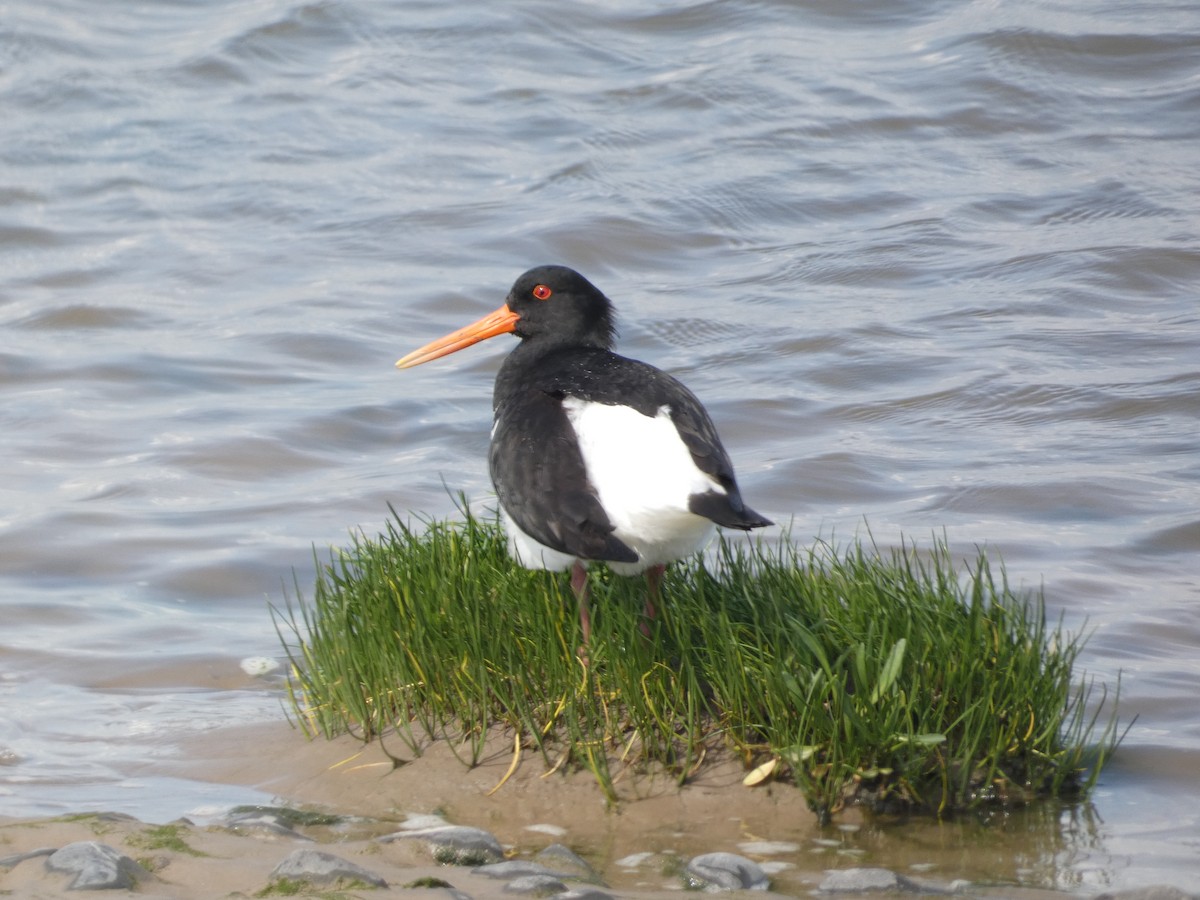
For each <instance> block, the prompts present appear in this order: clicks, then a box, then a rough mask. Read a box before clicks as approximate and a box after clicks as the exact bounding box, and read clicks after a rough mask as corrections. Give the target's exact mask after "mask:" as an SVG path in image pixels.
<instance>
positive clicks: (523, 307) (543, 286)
mask: <svg viewBox="0 0 1200 900" xmlns="http://www.w3.org/2000/svg"><path fill="white" fill-rule="evenodd" d="M505 302H506V304H507V305H508V308H509V309H511V310H512V311H513V313H514V314H516V315H517V317H518V319H517V322H516V325H515V327H514V328H513V333H514V334H516V335H517V336H518V337H520V338H522V339H535V340H537V341H538V342H539V343H543V342H544V343H555V344H570V345H576V346H584V347H600V348H603V349H608V348H609V347H611V346H612V343H613V339H614V338H615V337H616V326H615V324H614V322H613V308H612V303H611V302H609V299H608V298H607V297H605V296H604V294H602V293H601V292H600V289H599V288H597V287H596V286H595V285H594V284H592V283H591V282H590V281H588V280H587V279H586V278H584V277H583V276H582V275H580V274H579V273H578V272H576V271H575V270H574V269H568V268H567V267H566V266H538V267H537V268H535V269H530V270H529V271H528V272H526V273H525V274H524V275H522V276H521V277H520V278H518V279H517V280H516V282H515V283H514V284H513V286H512V290H510V291H509V292H508V297H507V299H506V301H505Z"/></svg>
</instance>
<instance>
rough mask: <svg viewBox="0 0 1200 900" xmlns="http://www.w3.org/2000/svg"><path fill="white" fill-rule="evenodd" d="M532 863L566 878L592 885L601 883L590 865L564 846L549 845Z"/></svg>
mask: <svg viewBox="0 0 1200 900" xmlns="http://www.w3.org/2000/svg"><path fill="white" fill-rule="evenodd" d="M533 861H534V862H536V863H541V864H542V865H543V866H546V867H547V868H549V869H553V870H555V871H556V872H558V873H559V874H561V875H563V876H564V877H566V878H578V879H580V880H581V881H590V882H592V883H593V884H601V883H602V882H601V881H600V875H599V874H598V873H597V872H596V870H595V869H593V868H592V867H591V864H590V863H588V861H587V860H586V859H584V858H583V857H582V856H580V855H579V854H578V853H576V852H575V851H574V850H572V849H571V848H570V847H567V846H565V845H564V844H551V845H550V846H548V847H546V848H545V849H544V850H542V851H541V852H540V853H539V854H538V855H537V856H535V857H534V858H533Z"/></svg>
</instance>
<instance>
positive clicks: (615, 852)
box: [0, 722, 1183, 900]
mask: <svg viewBox="0 0 1200 900" xmlns="http://www.w3.org/2000/svg"><path fill="white" fill-rule="evenodd" d="M396 743H397V744H398V743H399V742H396ZM401 746H402V745H401ZM391 749H393V750H396V749H398V747H392V748H391ZM512 752H513V747H512V744H511V738H505V737H504V736H502V735H501V736H497V737H496V739H495V740H493V741H492V742H491V743H490V744H489V745H488V747H487V751H486V752H485V755H484V757H483V759H482V761H481V763H480V765H478V766H476V767H475V768H472V769H468V768H466V767H465V766H463V765H462V764H461V763H460V762H459V761H458V760H457V759H456V758H455V757H454V755H453V753H452V752H451V751H450V748H449V746H448V745H447V744H446V743H445V742H440V743H437V744H434V745H432V746H431V747H429V748H428V749H427V751H426V752H425V753H424V754H423V755H422V756H421V757H419V758H417V759H415V760H413V761H411V762H409V763H407V764H406V765H402V766H400V767H396V766H394V765H393V763H392V761H391V760H389V759H388V758H387V757H386V755H385V754H384V753H383V751H382V750H381V748H380V745H379V742H378V741H376V742H373V743H372V744H369V745H363V744H362V743H361V742H359V741H357V740H354V739H352V738H349V737H347V736H342V737H340V738H337V739H334V740H332V741H325V740H324V739H321V738H318V739H315V740H312V741H310V740H308V739H307V738H306V737H305V736H304V735H303V733H302V732H301V731H300V730H299V729H297V728H294V727H293V726H292V725H290V724H289V723H286V722H275V723H269V724H267V725H254V726H239V727H235V728H231V729H223V730H220V731H216V732H212V733H210V734H207V735H201V736H197V737H193V738H188V739H186V740H185V741H184V742H182V743H181V745H180V746H179V752H178V753H177V754H176V755H175V756H174V757H173V758H170V759H165V760H158V761H156V762H154V763H152V764H148V765H146V766H145V767H144V768H143V771H141V772H140V773H135V774H144V775H171V776H175V777H180V776H184V777H188V778H192V779H197V778H199V779H200V780H204V781H210V782H213V783H221V784H233V785H241V786H247V787H254V788H256V789H258V790H260V791H263V792H266V793H270V794H273V795H275V796H277V797H279V798H281V799H280V805H281V806H286V807H291V808H295V809H302V810H319V811H321V812H325V813H330V814H333V815H335V816H342V817H345V818H344V819H342V820H341V821H340V822H337V823H329V822H323V821H319V820H314V821H312V822H306V823H304V824H299V825H295V826H294V827H291V826H290V825H289V824H288V823H287V822H286V821H285V822H283V824H282V825H281V824H280V822H279V821H278V817H275V818H274V819H273V818H272V817H273V816H274V814H273V813H269V812H268V813H266V814H265V816H259V817H257V818H256V817H254V816H251V817H250V820H245V819H244V820H243V821H242V822H241V823H236V824H235V823H231V822H230V821H229V820H228V819H226V820H223V821H215V822H212V823H209V824H204V823H202V822H196V821H190V820H188V819H186V818H181V819H179V820H176V822H175V823H174V828H173V831H172V830H171V829H170V828H163V827H162V825H161V824H160V825H159V826H155V825H151V824H148V823H144V822H140V821H138V820H137V819H133V818H131V817H128V816H121V815H110V814H95V815H93V814H86V815H80V816H60V817H53V818H40V819H0V859H4V858H8V859H10V860H11V859H12V858H13V857H15V856H19V855H20V854H23V853H30V852H32V851H37V850H39V849H42V848H50V847H61V846H64V845H66V844H69V843H72V842H87V841H96V842H101V843H104V844H107V845H108V846H110V847H111V848H112V849H113V850H116V851H118V852H119V853H121V854H124V855H127V856H129V857H130V858H131V859H133V860H138V861H140V862H141V863H143V866H144V868H145V869H147V870H148V871H149V872H151V873H152V874H150V875H149V876H148V877H143V878H142V880H141V881H140V882H139V883H138V885H137V887H136V888H135V889H133V890H128V891H126V894H127V895H128V896H131V897H159V896H162V897H176V898H184V900H188V898H193V897H194V898H201V897H218V896H250V895H253V894H255V893H256V892H259V891H263V890H264V889H266V888H267V887H268V885H270V884H271V878H272V875H271V873H272V872H273V870H274V869H275V867H276V866H277V865H278V864H279V863H280V862H281V861H282V860H283V859H284V858H285V857H287V856H288V855H289V853H291V852H292V851H294V850H296V849H304V848H307V849H316V850H320V851H324V852H330V853H333V854H336V855H337V856H338V857H340V858H341V859H343V860H346V861H348V862H353V863H357V864H359V865H362V866H363V867H365V868H366V869H368V870H369V871H370V872H372V873H375V874H377V875H378V876H379V877H380V878H382V879H383V880H385V881H386V882H387V884H388V885H390V886H391V887H389V888H388V890H389V891H392V890H395V889H396V888H397V887H398V886H402V885H411V884H413V883H417V882H419V881H420V880H421V879H436V880H437V881H439V882H443V883H447V884H450V885H452V886H453V887H454V888H455V889H456V890H458V891H461V892H463V893H465V894H467V895H469V896H471V897H479V898H482V897H501V896H507V897H511V896H513V893H512V890H511V889H510V888H509V884H508V882H504V883H501V882H498V881H496V880H495V879H493V878H490V877H488V876H486V875H482V874H478V873H477V872H476V871H475V870H474V869H473V867H471V866H462V865H457V866H443V865H439V864H438V863H437V862H436V861H435V860H434V859H433V858H432V856H431V851H430V849H429V848H428V847H424V846H421V844H422V842H420V841H412V840H400V841H394V842H387V843H385V842H382V841H380V840H379V838H380V837H381V836H384V835H387V834H390V833H394V832H396V831H399V830H401V829H402V828H403V827H404V826H405V823H406V820H411V818H412V817H425V818H424V819H423V820H422V821H420V822H418V823H417V824H426V825H427V824H429V822H430V820H429V818H428V817H430V816H440V817H441V818H442V820H444V821H445V822H446V823H449V824H452V825H456V826H468V827H470V828H475V829H482V830H484V831H486V832H489V833H490V834H492V835H494V836H495V838H496V839H497V840H498V841H499V843H500V845H502V848H503V855H504V857H506V858H508V859H510V860H524V861H530V860H532V859H533V858H534V857H535V856H536V855H537V854H538V853H540V852H542V851H544V850H545V848H547V847H548V846H550V845H552V844H563V845H566V847H568V848H570V850H571V851H573V852H574V853H577V854H579V856H580V857H582V859H583V860H584V861H585V864H587V865H590V866H591V867H592V868H593V869H594V870H595V871H596V872H598V873H599V880H600V881H601V882H602V883H603V885H604V886H603V887H596V886H587V885H583V884H575V883H569V884H568V888H569V889H571V890H574V891H577V892H578V891H580V890H584V891H585V893H586V891H591V892H593V893H595V892H596V891H597V890H598V891H600V892H601V893H596V894H595V896H596V897H599V896H601V894H605V895H607V896H617V895H619V896H624V897H647V898H651V897H665V896H670V895H673V894H675V893H676V892H677V891H679V890H681V889H682V888H683V886H684V880H683V878H682V877H681V873H682V870H683V869H684V868H685V867H686V865H687V863H688V861H689V860H690V859H691V858H692V857H693V856H695V855H698V854H704V853H713V852H720V853H732V854H739V855H741V856H744V857H746V858H748V859H750V860H752V861H753V862H754V863H755V864H756V865H757V866H760V867H761V868H762V870H763V871H764V872H766V873H767V874H768V875H769V877H770V879H771V888H772V891H773V892H775V893H776V894H778V895H785V896H800V895H807V894H810V893H812V892H814V891H817V890H818V889H819V888H820V887H821V886H822V884H823V883H824V882H825V879H826V878H827V877H828V875H827V873H828V872H829V871H830V870H834V869H843V870H844V869H853V868H860V867H875V868H876V870H877V871H883V870H884V868H887V869H888V870H890V871H893V872H894V873H895V875H896V876H898V877H899V878H900V879H901V880H902V881H903V882H906V883H907V885H908V889H909V890H912V889H914V887H915V886H918V885H926V886H929V888H930V889H931V891H932V892H933V893H939V892H940V893H944V892H946V891H948V890H951V889H955V892H956V893H964V894H966V895H969V896H978V897H1022V898H1028V900H1054V898H1059V900H1061V898H1064V897H1068V896H1076V895H1072V894H1067V893H1064V892H1060V891H1055V890H1047V889H1043V888H1038V887H1027V886H1023V885H1021V884H1020V883H1019V879H1018V878H1017V877H1016V875H1017V873H1016V871H1015V869H1014V871H1013V872H1012V873H1010V874H1009V876H1008V877H1004V875H1003V873H1000V872H993V873H992V876H991V877H990V878H988V879H987V881H988V883H987V884H984V882H983V879H982V878H981V877H980V874H982V873H978V874H976V875H975V877H972V878H970V879H969V881H970V884H962V883H961V881H962V878H961V876H962V874H963V873H962V872H961V866H960V864H959V863H956V862H955V860H956V857H957V856H958V855H959V853H960V850H956V849H955V848H954V847H953V846H951V847H949V848H942V849H941V850H939V849H938V848H936V847H933V846H931V845H930V844H929V843H928V842H926V843H924V844H923V843H922V842H920V841H917V842H914V843H911V844H908V845H905V844H904V841H902V840H897V841H895V842H894V843H897V844H899V845H900V846H898V847H897V848H895V849H894V850H893V851H891V852H883V848H881V847H879V846H877V844H878V842H879V839H878V836H877V835H876V833H875V830H874V829H870V828H864V827H863V819H862V818H861V816H860V815H859V814H858V813H857V812H856V811H854V810H850V811H848V812H846V813H843V814H841V815H840V816H839V822H838V824H837V825H835V826H831V827H827V828H824V829H822V828H819V827H818V826H817V824H816V821H815V817H814V816H813V815H812V813H811V812H809V811H808V809H807V808H806V807H805V806H804V805H803V801H802V800H801V799H800V798H801V795H800V794H799V792H798V791H796V790H795V789H793V788H790V787H789V786H786V785H774V786H765V787H761V786H760V787H756V788H753V789H751V788H747V787H745V786H744V785H742V783H741V782H742V778H743V777H744V774H745V773H744V771H743V770H742V767H741V766H740V764H738V763H737V761H736V760H726V761H715V762H711V763H709V764H708V765H706V766H705V767H704V769H703V770H702V771H701V772H700V773H699V775H698V776H697V777H696V778H695V779H693V780H692V781H691V782H689V784H688V785H687V786H686V787H685V788H683V789H679V788H678V787H677V786H676V785H675V784H674V782H673V780H671V779H669V778H657V779H656V778H651V777H649V776H645V775H638V776H637V777H634V776H633V775H632V774H631V773H626V776H624V777H622V778H620V779H618V782H617V787H618V789H619V790H621V792H622V794H623V796H622V803H621V805H620V806H619V807H618V808H616V809H609V808H607V806H606V804H605V801H604V799H603V796H602V794H601V792H600V790H599V788H598V786H597V785H596V784H595V782H594V780H593V779H592V776H591V775H590V774H589V773H587V772H573V773H563V772H557V773H554V774H552V775H548V776H547V775H546V773H545V770H544V768H543V765H542V760H541V758H540V757H539V756H537V755H535V754H525V755H524V756H523V757H522V759H521V760H520V761H519V762H518V765H517V766H516V768H515V771H513V773H512V774H511V776H510V777H509V778H508V779H507V781H504V783H503V784H502V785H501V784H500V783H501V782H502V781H503V780H504V779H505V775H506V773H507V772H508V770H509V768H510V766H511V764H512ZM497 785H500V786H499V788H497ZM924 824H925V825H928V823H924ZM930 827H933V828H934V829H935V831H936V830H937V828H938V827H940V826H930ZM168 835H173V836H174V837H175V838H177V839H178V845H176V844H174V843H172V841H169V840H166V836H168ZM164 841H165V846H154V845H155V844H156V843H164ZM960 849H961V848H960ZM193 853H195V854H202V855H193ZM1018 855H1019V854H1018ZM889 863H890V865H889ZM880 867H884V868H880ZM68 883H69V878H67V877H66V876H64V875H61V874H58V873H53V872H49V871H47V869H46V866H45V865H44V861H42V860H39V859H37V858H29V859H25V860H23V861H19V862H17V863H15V864H12V865H11V866H9V867H4V866H0V892H4V891H8V892H12V893H14V894H15V895H16V896H34V897H41V896H47V897H50V896H59V895H60V894H61V893H63V892H65V890H66V885H67V884H68ZM428 883H433V882H428ZM109 895H110V896H120V892H110V894H109ZM72 896H77V893H73V894H72ZM344 896H380V891H379V890H377V889H374V890H365V889H363V890H359V889H357V888H355V889H353V890H351V891H349V892H348V893H345V894H344ZM838 896H846V897H852V896H858V893H856V892H855V891H848V892H843V893H839V894H838ZM1180 896H1183V895H1182V894H1181V895H1180Z"/></svg>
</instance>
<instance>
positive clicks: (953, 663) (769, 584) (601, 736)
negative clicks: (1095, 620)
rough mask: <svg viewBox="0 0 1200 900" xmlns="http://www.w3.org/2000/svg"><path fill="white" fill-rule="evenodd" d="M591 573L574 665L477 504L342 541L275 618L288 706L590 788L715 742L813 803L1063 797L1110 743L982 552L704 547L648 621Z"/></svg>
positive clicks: (545, 581) (541, 595)
mask: <svg viewBox="0 0 1200 900" xmlns="http://www.w3.org/2000/svg"><path fill="white" fill-rule="evenodd" d="M591 577H592V591H593V594H592V609H593V615H594V623H593V629H592V635H591V642H590V644H589V646H588V653H587V656H588V663H587V664H586V665H585V664H583V663H582V662H581V660H580V657H579V655H578V648H579V645H580V642H581V635H580V632H579V622H578V618H577V616H576V612H575V608H574V598H573V597H572V595H571V592H570V588H569V586H568V585H567V583H566V577H565V576H564V575H553V574H548V573H545V572H531V571H527V570H525V569H523V568H521V567H520V566H518V565H517V564H516V563H514V562H513V561H512V560H511V559H509V556H508V553H507V551H506V547H505V538H504V534H503V532H502V530H501V528H500V526H499V524H498V523H497V522H496V521H495V520H494V519H484V518H479V517H477V516H475V515H473V514H471V513H470V512H469V511H468V510H465V509H464V519H463V520H462V521H454V522H451V521H445V522H442V521H437V522H422V523H420V524H419V527H417V526H413V525H411V524H407V523H405V522H402V521H401V520H399V519H398V518H397V519H395V520H393V521H392V522H390V523H389V524H388V526H387V531H386V533H385V534H383V535H380V536H379V537H377V538H367V537H365V536H361V535H360V536H356V537H354V538H353V540H352V542H351V544H350V546H349V547H347V548H346V549H344V550H342V551H340V552H338V553H335V554H334V556H333V558H332V560H331V561H330V562H328V563H319V564H318V576H317V581H316V586H315V591H314V596H313V597H312V598H311V602H303V601H297V602H289V603H288V604H287V606H286V607H285V609H283V610H281V611H279V612H278V613H277V622H278V624H279V627H280V633H281V637H282V639H283V641H284V644H285V647H286V649H287V652H288V655H289V657H290V659H291V662H292V678H291V682H290V684H291V701H292V704H293V707H294V710H295V713H296V716H297V719H298V721H299V722H300V723H301V725H302V726H303V727H304V729H305V730H306V731H307V732H308V733H309V734H310V735H313V736H315V735H323V736H325V737H332V736H334V735H337V734H341V733H345V732H349V733H351V734H355V735H357V736H359V737H361V738H362V739H363V740H365V741H370V740H373V739H375V738H377V737H381V736H386V737H388V738H390V739H391V743H392V744H395V739H394V738H398V739H399V740H400V741H402V742H403V744H404V745H406V752H407V753H409V754H411V755H419V753H420V752H421V749H422V747H424V746H427V745H428V743H429V742H431V741H437V740H447V741H449V742H450V745H451V746H453V747H454V748H456V752H457V753H459V754H460V755H461V758H462V760H463V762H464V764H466V765H471V764H473V763H475V762H477V761H478V759H479V754H480V753H481V752H482V751H483V748H484V745H485V742H486V741H487V738H488V736H489V734H491V733H494V730H495V729H497V728H502V729H508V730H509V731H510V733H511V737H510V740H512V741H513V742H514V745H515V746H516V747H517V748H518V752H520V751H521V750H522V749H523V750H525V751H533V752H536V753H537V754H540V756H541V758H542V760H543V762H544V765H545V766H546V768H547V769H548V770H549V769H552V768H554V767H559V766H562V765H574V766H583V767H586V768H587V769H589V770H590V771H591V772H592V773H593V774H594V775H595V777H596V780H597V782H598V783H599V785H600V787H601V788H602V789H603V790H604V792H605V793H606V795H608V796H609V797H610V798H615V791H614V787H613V780H614V778H615V777H616V776H617V773H618V772H620V771H623V770H625V769H629V768H632V769H634V770H639V769H651V768H652V769H654V770H655V771H659V772H661V771H667V772H670V773H672V775H673V776H674V777H675V778H677V779H678V781H679V782H680V783H684V782H686V781H687V779H688V777H689V775H690V774H692V773H693V772H694V771H695V770H696V768H697V767H699V766H701V765H703V764H704V760H705V758H706V756H707V755H708V754H712V753H716V752H732V753H735V754H737V755H738V756H739V757H740V758H741V759H742V760H743V761H744V764H745V767H746V770H747V783H748V784H752V783H754V782H757V781H763V780H767V779H772V780H775V781H787V782H791V783H793V784H794V785H795V786H796V788H797V789H798V790H800V791H801V792H802V793H803V797H804V799H805V801H806V802H807V804H808V806H809V807H810V808H811V809H812V810H813V811H814V812H815V813H816V814H817V816H818V817H819V818H820V819H822V820H827V819H828V818H829V817H830V816H831V815H832V814H833V813H835V812H836V811H837V810H838V809H840V808H841V807H842V806H843V805H845V804H847V803H859V804H864V805H867V806H868V807H869V808H872V809H876V810H903V811H927V812H930V813H934V814H939V815H942V814H948V813H952V812H958V811H963V810H969V809H974V808H977V807H980V806H983V805H990V804H1024V803H1028V802H1031V801H1034V800H1037V799H1040V798H1067V799H1069V798H1072V797H1078V796H1082V795H1084V794H1086V792H1087V791H1088V790H1090V788H1091V787H1092V786H1093V784H1094V783H1095V780H1096V778H1097V776H1098V774H1099V772H1100V769H1101V767H1102V766H1103V764H1104V762H1105V760H1106V758H1107V757H1108V755H1109V754H1110V753H1111V752H1112V750H1113V749H1114V747H1115V746H1116V744H1117V743H1118V740H1119V735H1118V733H1117V726H1116V719H1115V717H1113V716H1107V717H1106V718H1105V719H1103V721H1102V720H1101V711H1102V710H1103V708H1104V706H1105V702H1104V701H1105V697H1104V696H1102V695H1100V696H1095V697H1094V696H1093V693H1094V692H1093V689H1092V685H1091V683H1090V682H1088V681H1086V680H1084V679H1082V678H1081V677H1079V676H1077V675H1076V673H1075V671H1074V667H1075V662H1076V660H1077V657H1078V655H1079V653H1080V650H1081V648H1082V643H1083V642H1082V638H1080V637H1078V636H1074V635H1071V634H1068V633H1067V632H1066V631H1065V629H1064V628H1063V625H1062V623H1061V622H1059V623H1058V624H1052V623H1049V622H1048V621H1047V618H1046V613H1045V606H1044V601H1043V598H1042V597H1041V595H1040V594H1020V593H1017V592H1014V591H1013V590H1011V589H1010V587H1009V585H1008V583H1007V581H1006V579H1005V578H1004V577H1003V574H1001V575H1000V576H999V577H997V576H995V575H993V571H992V568H991V567H990V565H989V563H988V560H987V559H986V557H985V556H984V555H983V554H982V553H980V554H979V556H978V557H977V558H976V559H975V560H974V561H973V562H972V563H970V564H966V565H961V566H956V565H955V563H954V560H953V559H952V558H951V555H950V552H949V550H948V549H947V547H946V545H945V543H944V542H937V541H935V542H934V543H933V545H932V546H931V547H928V548H924V549H919V548H917V547H915V546H912V545H905V546H902V547H900V548H898V549H892V550H886V551H885V550H880V549H878V548H876V547H875V546H873V545H871V544H864V543H863V542H861V541H855V542H852V543H850V544H848V545H846V546H842V547H839V546H836V545H833V544H831V543H826V542H822V541H817V542H816V543H814V544H813V545H812V546H807V547H801V546H799V545H797V544H796V543H794V542H793V541H792V540H791V538H790V537H789V536H788V535H784V536H783V537H782V538H780V539H779V540H778V541H776V542H768V541H759V542H757V543H749V542H733V541H721V542H720V543H719V544H718V545H717V546H716V547H715V548H714V550H713V551H712V552H711V553H710V554H708V555H706V556H703V557H698V558H696V559H694V560H692V561H690V562H687V563H681V564H677V565H675V566H673V567H671V569H670V570H669V571H668V573H667V576H666V578H665V579H664V582H663V586H662V588H663V603H662V604H661V609H660V611H659V614H658V616H657V617H656V618H655V619H654V620H652V621H649V622H645V621H644V620H643V619H642V617H641V613H642V600H643V596H642V592H643V591H644V590H645V587H644V585H643V583H642V582H641V581H640V580H639V579H625V578H620V577H615V576H612V575H611V574H610V573H609V572H608V571H607V570H605V569H603V567H597V568H596V569H594V570H593V571H592V574H591ZM646 626H648V627H646ZM393 736H394V737H393ZM514 762H515V759H514Z"/></svg>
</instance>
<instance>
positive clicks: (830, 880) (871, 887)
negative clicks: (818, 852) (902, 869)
mask: <svg viewBox="0 0 1200 900" xmlns="http://www.w3.org/2000/svg"><path fill="white" fill-rule="evenodd" d="M818 890H820V891H823V892H825V893H828V894H864V893H867V892H870V891H920V892H922V893H927V894H928V893H934V894H938V893H946V891H945V890H939V889H937V888H934V887H930V886H927V885H925V884H917V883H916V882H915V881H913V880H912V879H909V878H905V877H904V876H903V875H897V874H896V873H895V872H893V871H892V870H891V869H876V868H868V867H866V866H859V867H857V868H853V869H830V870H828V871H827V872H826V873H825V880H824V881H822V882H821V885H820V887H819V888H818Z"/></svg>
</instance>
